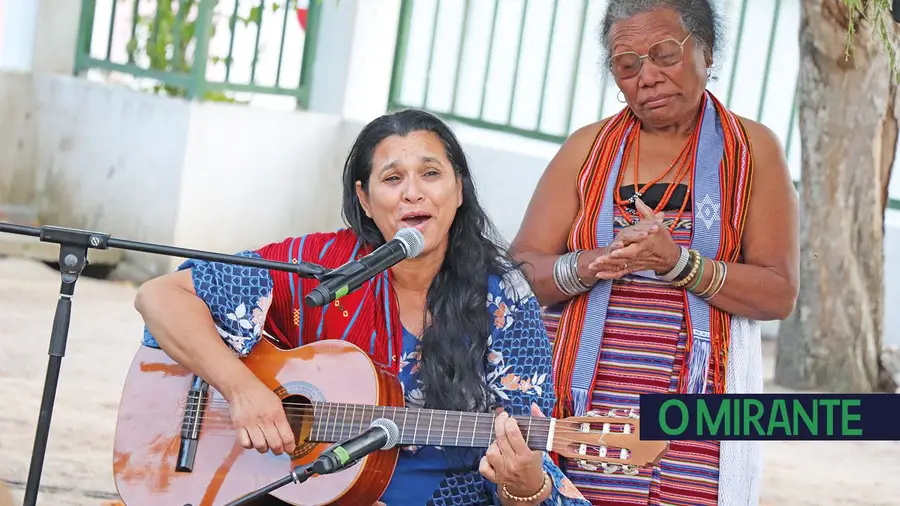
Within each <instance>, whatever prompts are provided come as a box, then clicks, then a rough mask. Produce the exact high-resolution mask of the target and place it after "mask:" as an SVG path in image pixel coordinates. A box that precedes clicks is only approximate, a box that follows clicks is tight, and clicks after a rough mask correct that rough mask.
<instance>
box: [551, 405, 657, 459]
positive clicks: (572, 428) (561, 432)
mask: <svg viewBox="0 0 900 506" xmlns="http://www.w3.org/2000/svg"><path fill="white" fill-rule="evenodd" d="M668 449H669V442H668V441H641V422H640V417H639V416H638V415H636V414H635V413H634V412H633V411H629V412H620V413H619V414H617V412H616V411H610V412H609V413H608V414H607V415H605V416H604V415H600V414H599V413H595V412H590V413H588V414H587V416H570V417H568V418H564V419H559V420H557V421H556V425H555V429H554V431H553V451H554V452H556V453H558V454H559V455H561V456H563V457H565V458H567V459H571V460H575V461H578V462H579V463H580V464H581V466H582V467H584V468H585V469H589V470H596V469H598V468H602V469H603V471H604V472H605V473H607V474H611V473H614V472H616V471H619V470H621V471H622V472H623V473H625V474H637V472H638V468H641V467H648V466H651V465H654V464H657V463H659V461H660V459H662V457H663V455H665V453H666V451H667V450H668Z"/></svg>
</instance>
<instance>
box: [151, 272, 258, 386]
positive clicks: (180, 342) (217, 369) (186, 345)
mask: <svg viewBox="0 0 900 506" xmlns="http://www.w3.org/2000/svg"><path fill="white" fill-rule="evenodd" d="M134 307H135V309H137V311H138V312H139V313H140V314H141V316H142V317H143V318H144V323H145V325H146V326H147V330H148V331H150V333H151V334H152V335H153V337H154V338H155V339H156V342H157V343H158V344H159V346H160V348H162V350H163V351H165V352H166V354H167V355H169V357H171V358H172V360H174V361H175V362H178V363H179V364H181V365H182V366H184V367H185V368H187V369H188V370H190V371H191V372H192V373H194V374H196V375H197V376H200V377H201V378H203V379H204V380H205V381H206V382H207V383H209V384H210V385H211V386H212V387H214V388H215V389H216V390H218V391H219V392H221V393H222V395H223V396H224V397H225V398H226V399H227V398H229V397H231V396H232V395H233V393H234V391H235V390H236V388H237V387H239V386H240V385H243V384H246V383H247V382H248V381H259V380H258V379H257V378H256V376H254V375H253V373H252V372H250V370H249V369H248V368H247V367H246V366H245V365H244V364H243V363H242V362H241V361H240V359H238V358H237V356H236V355H235V354H234V352H233V351H231V350H230V349H229V348H228V346H227V345H226V344H225V342H224V341H222V338H221V337H220V336H219V334H218V333H217V332H216V326H215V323H214V322H213V319H212V316H211V315H210V312H209V308H208V307H206V304H205V303H204V302H203V300H202V299H200V297H198V296H197V294H196V292H195V291H194V284H193V281H192V279H191V271H190V270H183V271H178V272H173V273H170V274H166V275H164V276H160V277H158V278H155V279H151V280H149V281H147V282H145V283H144V284H143V285H141V287H140V289H139V290H138V294H137V297H136V298H135V301H134Z"/></svg>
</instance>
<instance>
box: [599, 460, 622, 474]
mask: <svg viewBox="0 0 900 506" xmlns="http://www.w3.org/2000/svg"><path fill="white" fill-rule="evenodd" d="M600 467H602V468H603V474H613V473H615V472H616V471H618V470H619V466H617V465H616V464H607V463H606V462H603V463H601V464H600Z"/></svg>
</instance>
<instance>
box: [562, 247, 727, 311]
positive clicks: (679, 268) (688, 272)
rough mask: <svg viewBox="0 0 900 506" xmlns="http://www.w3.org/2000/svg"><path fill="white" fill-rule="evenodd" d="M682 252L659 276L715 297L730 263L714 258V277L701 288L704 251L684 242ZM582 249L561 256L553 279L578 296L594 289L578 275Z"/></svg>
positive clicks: (682, 286) (698, 294) (676, 286)
mask: <svg viewBox="0 0 900 506" xmlns="http://www.w3.org/2000/svg"><path fill="white" fill-rule="evenodd" d="M680 249H681V254H680V255H679V257H678V261H677V262H676V263H675V267H673V268H672V270H670V271H669V272H667V273H665V274H660V275H659V279H662V280H664V281H668V282H670V283H672V286H673V287H675V288H685V289H687V290H690V291H691V292H694V294H696V295H697V296H698V297H700V298H702V299H704V300H710V299H712V298H713V297H715V296H716V295H717V294H718V293H719V291H720V290H721V289H722V286H723V285H724V284H725V277H726V276H727V275H728V266H727V265H726V264H725V262H722V261H719V260H710V266H711V267H712V277H711V278H710V281H709V284H708V285H706V288H704V289H703V290H701V291H697V289H698V288H699V286H700V280H702V279H703V268H704V262H703V257H702V256H700V252H698V251H697V250H694V249H687V248H685V247H684V246H680ZM581 253H582V251H572V252H569V253H566V254H564V255H562V256H560V257H559V258H558V259H557V260H556V263H554V264H553V282H554V283H556V288H557V289H559V291H560V292H562V293H564V294H566V295H568V296H570V297H574V296H575V295H578V294H581V293H584V292H587V291H588V290H590V289H591V285H588V284H587V283H585V282H584V281H582V279H581V277H580V276H578V257H580V256H581Z"/></svg>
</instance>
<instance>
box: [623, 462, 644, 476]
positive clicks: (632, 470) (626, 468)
mask: <svg viewBox="0 0 900 506" xmlns="http://www.w3.org/2000/svg"><path fill="white" fill-rule="evenodd" d="M639 472H640V470H639V469H638V467H637V466H635V465H632V464H625V465H623V466H622V473H624V474H627V475H628V476H634V475H636V474H638V473H639Z"/></svg>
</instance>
